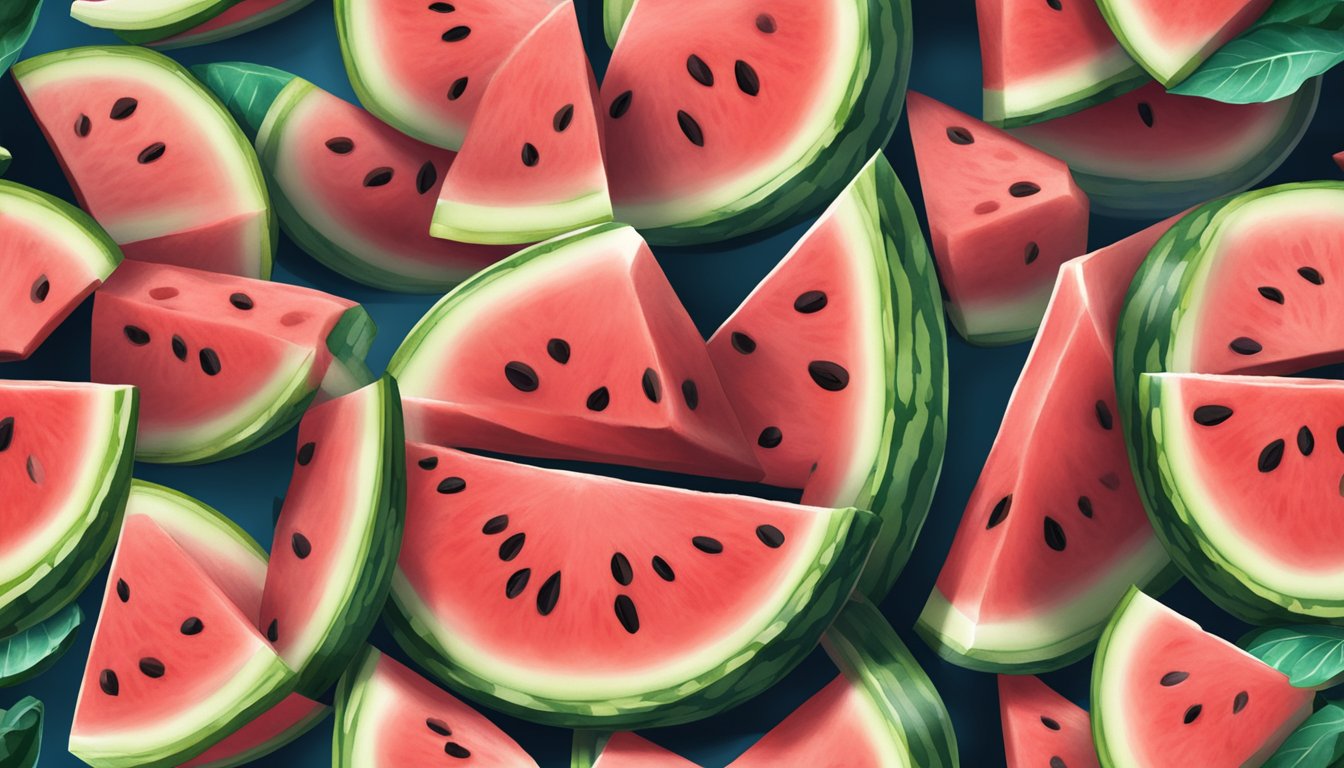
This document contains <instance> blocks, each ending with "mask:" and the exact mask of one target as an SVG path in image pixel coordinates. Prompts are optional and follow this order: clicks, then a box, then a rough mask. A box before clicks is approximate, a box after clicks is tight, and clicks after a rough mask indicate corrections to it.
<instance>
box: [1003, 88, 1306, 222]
mask: <svg viewBox="0 0 1344 768" xmlns="http://www.w3.org/2000/svg"><path fill="white" fill-rule="evenodd" d="M1319 92H1320V84H1319V83H1318V82H1317V81H1315V80H1312V81H1310V82H1308V83H1307V84H1306V85H1304V86H1303V87H1302V89H1301V90H1299V91H1298V92H1297V93H1296V94H1294V95H1292V96H1287V97H1285V98H1282V99H1279V100H1277V101H1271V102H1267V103H1264V104H1224V103H1222V102H1220V101H1210V100H1208V99H1200V98H1195V97H1192V96H1177V95H1174V94H1169V93H1167V92H1166V91H1165V90H1163V89H1162V86H1161V85H1159V84H1157V83H1150V84H1148V85H1146V86H1144V87H1142V88H1139V89H1138V90H1136V91H1131V92H1129V93H1127V94H1125V95H1123V96H1120V97H1118V98H1115V99H1112V100H1111V101H1108V102H1105V103H1103V104H1098V105H1097V106H1094V107H1091V108H1090V109H1085V110H1083V111H1082V112H1079V113H1077V114H1074V115H1069V116H1067V117H1062V118H1058V119H1055V120H1050V121H1048V122H1044V123H1038V124H1036V125H1030V126H1026V127H1024V128H1019V129H1017V130H1015V131H1013V135H1015V136H1017V137H1018V138H1019V139H1022V140H1023V141H1025V142H1027V143H1028V144H1031V145H1032V146H1035V147H1037V148H1039V149H1041V150H1044V151H1045V152H1048V153H1049V154H1051V155H1054V156H1055V157H1058V158H1060V159H1061V160H1063V161H1064V162H1066V163H1068V164H1069V168H1070V169H1072V170H1073V176H1074V178H1075V179H1076V180H1077V181H1078V185H1079V186H1080V187H1082V188H1083V190H1084V191H1085V192H1087V194H1088V197H1089V198H1090V199H1091V200H1092V210H1093V211H1094V212H1096V213H1103V214H1106V215H1108V216H1127V217H1133V218H1154V217H1158V216H1170V215H1172V214H1174V213H1176V212H1178V211H1181V210H1184V209H1186V208H1189V207H1190V206H1193V205H1199V204H1201V203H1204V202H1205V201H1207V200H1212V199H1213V198H1216V197H1221V196H1222V195H1227V194H1231V193H1234V192H1238V191H1240V190H1243V189H1246V188H1247V187H1250V186H1253V185H1255V184H1257V183H1259V182H1260V181H1261V180H1262V179H1264V178H1265V177H1266V176H1268V175H1269V174H1270V173H1272V172H1273V171H1274V170H1275V169H1276V168H1278V167H1279V165H1280V164H1282V163H1283V161H1284V160H1285V159H1286V158H1287V157H1288V155H1289V154H1290V153H1291V152H1292V151H1293V148H1294V147H1296V146H1297V143H1298V141H1300V140H1301V138H1302V135H1303V134H1304V133H1305V132H1306V130H1307V125H1308V124H1309V123H1310V122H1311V118H1312V115H1314V114H1315V112H1316V101H1317V97H1318V94H1319Z"/></svg>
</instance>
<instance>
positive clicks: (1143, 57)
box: [1097, 0, 1274, 88]
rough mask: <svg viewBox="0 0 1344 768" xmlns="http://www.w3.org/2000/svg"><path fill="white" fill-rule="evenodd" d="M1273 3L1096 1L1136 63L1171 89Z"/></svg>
mask: <svg viewBox="0 0 1344 768" xmlns="http://www.w3.org/2000/svg"><path fill="white" fill-rule="evenodd" d="M1273 2H1274V0H1203V2H1181V3H1170V2H1162V0H1097V6H1098V7H1099V8H1100V9H1101V13H1102V15H1103V16H1105V17H1106V23H1107V24H1109V25H1110V27H1111V30H1112V31H1113V32H1115V36H1116V37H1117V38H1119V40H1120V43H1121V44H1122V45H1124V46H1125V50H1127V51H1129V53H1130V55H1131V56H1133V57H1134V60H1135V61H1137V62H1138V63H1139V64H1141V65H1143V68H1144V69H1146V70H1148V73H1149V74H1151V75H1152V76H1153V77H1154V78H1156V79H1157V81H1158V82H1159V83H1161V84H1162V85H1165V86H1166V87H1168V88H1171V87H1172V86H1175V85H1176V84H1177V83H1180V82H1181V81H1182V80H1184V79H1185V78H1187V77H1189V76H1190V73H1192V72H1194V71H1195V70H1196V69H1199V65H1200V64H1203V63H1204V60H1205V59H1207V58H1209V56H1211V55H1213V52H1214V51H1216V50H1218V49H1219V48H1221V47H1223V45H1224V44H1225V43H1227V42H1229V41H1231V40H1232V38H1234V37H1236V36H1237V35H1239V34H1241V33H1242V32H1244V31H1245V30H1246V29H1247V28H1248V27H1250V26H1251V24H1253V23H1255V20H1256V19H1258V18H1260V15H1261V14H1263V13H1264V12H1265V11H1266V10H1268V9H1269V6H1270V5H1272V4H1273Z"/></svg>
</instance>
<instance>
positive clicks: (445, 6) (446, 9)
mask: <svg viewBox="0 0 1344 768" xmlns="http://www.w3.org/2000/svg"><path fill="white" fill-rule="evenodd" d="M429 10H431V11H433V12H435V13H452V12H453V11H455V10H457V8H455V7H454V6H453V5H452V4H451V3H430V4H429ZM444 735H445V736H447V735H448V734H444Z"/></svg>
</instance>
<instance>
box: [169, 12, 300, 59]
mask: <svg viewBox="0 0 1344 768" xmlns="http://www.w3.org/2000/svg"><path fill="white" fill-rule="evenodd" d="M312 1H313V0H241V2H239V3H238V4H237V5H233V6H230V7H229V8H227V9H225V10H224V11H223V12H222V13H220V14H219V15H218V16H215V17H214V18H212V19H210V20H208V21H205V22H203V23H201V24H198V25H196V26H194V27H192V28H191V29H188V30H185V31H183V32H178V33H177V34H175V35H169V36H167V37H163V38H160V39H157V40H151V41H149V42H148V43H147V45H150V46H152V47H154V48H157V49H158V50H160V51H167V50H172V49H176V48H186V47H188V46H193V45H205V44H207V43H217V42H219V41H220V40H227V39H229V38H231V37H237V36H238V35H241V34H244V33H247V32H251V31H253V30H255V29H260V28H262V27H264V26H266V25H267V24H273V23H275V22H277V21H279V20H281V19H283V18H285V17H286V16H289V15H290V14H293V13H295V12H297V11H299V10H302V9H303V8H305V7H307V6H308V4H309V3H311V2H312Z"/></svg>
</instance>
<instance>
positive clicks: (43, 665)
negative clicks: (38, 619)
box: [0, 603, 84, 687]
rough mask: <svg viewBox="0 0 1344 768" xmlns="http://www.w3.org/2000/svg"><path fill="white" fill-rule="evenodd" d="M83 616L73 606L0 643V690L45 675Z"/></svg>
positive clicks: (71, 640) (74, 634) (76, 633)
mask: <svg viewBox="0 0 1344 768" xmlns="http://www.w3.org/2000/svg"><path fill="white" fill-rule="evenodd" d="M83 621H84V614H83V612H81V611H80V610H79V606H78V605H75V604H73V603H72V604H70V605H67V606H66V607H65V608H63V609H62V610H61V611H60V612H59V613H57V614H56V615H55V616H52V617H51V618H49V619H47V620H46V621H44V622H42V623H41V624H38V625H37V626H35V627H32V628H31V629H27V630H25V631H23V632H20V633H19V634H17V635H11V636H10V637H6V638H4V639H3V640H0V687H5V686H11V685H18V684H19V683H22V682H24V681H26V680H31V679H32V678H34V677H37V676H38V675H40V674H42V673H43V672H46V671H47V670H48V669H50V668H51V666H52V665H53V664H55V663H56V662H57V661H59V660H60V658H61V656H62V655H64V654H65V652H66V651H68V650H70V646H71V645H72V644H74V642H75V638H76V637H78V636H79V625H80V624H81V623H82V622H83Z"/></svg>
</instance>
